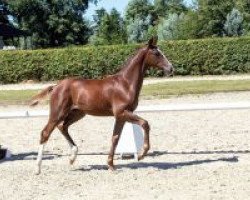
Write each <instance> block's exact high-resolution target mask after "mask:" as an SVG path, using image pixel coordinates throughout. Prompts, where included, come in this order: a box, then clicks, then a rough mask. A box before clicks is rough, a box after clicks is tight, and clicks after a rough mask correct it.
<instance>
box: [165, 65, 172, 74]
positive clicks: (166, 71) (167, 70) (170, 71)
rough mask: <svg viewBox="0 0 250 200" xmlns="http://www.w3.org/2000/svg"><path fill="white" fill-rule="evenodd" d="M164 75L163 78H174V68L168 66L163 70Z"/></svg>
mask: <svg viewBox="0 0 250 200" xmlns="http://www.w3.org/2000/svg"><path fill="white" fill-rule="evenodd" d="M163 71H164V75H165V76H174V68H173V66H172V65H171V66H168V67H167V68H165V69H164V70H163Z"/></svg>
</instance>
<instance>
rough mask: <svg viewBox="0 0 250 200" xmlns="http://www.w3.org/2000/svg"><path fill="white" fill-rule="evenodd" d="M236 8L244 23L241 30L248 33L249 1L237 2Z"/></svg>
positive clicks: (240, 0)
mask: <svg viewBox="0 0 250 200" xmlns="http://www.w3.org/2000/svg"><path fill="white" fill-rule="evenodd" d="M236 8H237V9H238V10H239V11H240V12H241V13H242V15H243V18H244V21H243V28H244V30H245V31H246V32H247V31H249V32H250V1H249V0H237V1H236Z"/></svg>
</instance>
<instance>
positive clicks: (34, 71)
mask: <svg viewBox="0 0 250 200" xmlns="http://www.w3.org/2000/svg"><path fill="white" fill-rule="evenodd" d="M140 46H141V45H113V46H100V47H91V46H88V47H71V48H64V49H46V50H33V51H0V82H1V83H15V82H21V81H23V80H30V79H31V80H39V81H48V80H58V79H63V78H65V77H68V76H83V77H85V78H98V77H101V76H103V75H107V74H112V73H114V72H116V71H117V70H118V69H119V67H120V66H121V65H122V63H123V62H124V61H125V60H126V59H127V58H128V57H129V55H131V54H133V52H134V51H135V50H136V49H138V48H139V47H140ZM159 47H160V48H161V49H162V51H163V52H164V53H165V54H166V56H167V57H168V59H169V60H170V61H172V63H173V65H174V67H175V69H176V70H175V71H176V75H206V74H211V75H213V74H235V73H248V72H250V38H224V39H204V40H187V41H166V42H161V43H160V44H159ZM148 75H150V76H160V75H162V73H161V72H159V71H155V70H150V71H149V72H148Z"/></svg>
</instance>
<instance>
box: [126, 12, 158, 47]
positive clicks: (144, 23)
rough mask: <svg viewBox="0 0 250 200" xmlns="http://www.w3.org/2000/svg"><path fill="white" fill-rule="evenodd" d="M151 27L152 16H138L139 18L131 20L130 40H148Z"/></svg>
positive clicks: (128, 31) (133, 41)
mask: <svg viewBox="0 0 250 200" xmlns="http://www.w3.org/2000/svg"><path fill="white" fill-rule="evenodd" d="M150 27H151V26H150V17H148V18H146V19H142V18H139V17H138V18H135V19H133V20H131V21H130V22H129V24H128V26H127V35H128V42H129V43H138V42H143V41H146V40H147V36H148V30H149V28H150ZM151 30H152V28H151ZM152 31H153V30H152Z"/></svg>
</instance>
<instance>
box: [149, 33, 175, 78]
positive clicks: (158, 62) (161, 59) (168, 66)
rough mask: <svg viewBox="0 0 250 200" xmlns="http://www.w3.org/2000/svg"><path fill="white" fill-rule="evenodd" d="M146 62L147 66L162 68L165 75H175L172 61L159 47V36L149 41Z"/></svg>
mask: <svg viewBox="0 0 250 200" xmlns="http://www.w3.org/2000/svg"><path fill="white" fill-rule="evenodd" d="M145 64H146V65H147V66H151V67H155V68H158V69H162V70H163V71H164V74H165V75H173V73H174V68H173V65H172V63H171V62H170V61H169V60H168V59H167V58H166V56H165V55H164V54H163V53H162V52H161V50H160V49H159V48H158V47H157V37H152V38H151V39H150V40H149V41H148V53H147V55H146V58H145Z"/></svg>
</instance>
